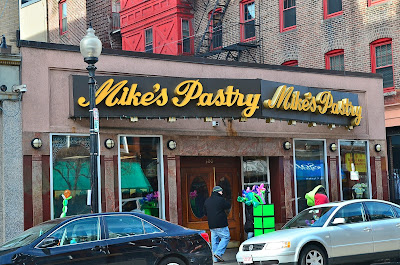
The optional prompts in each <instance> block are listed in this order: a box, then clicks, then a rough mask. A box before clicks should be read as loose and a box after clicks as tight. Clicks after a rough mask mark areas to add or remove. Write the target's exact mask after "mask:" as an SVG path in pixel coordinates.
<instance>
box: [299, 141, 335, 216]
mask: <svg viewBox="0 0 400 265" xmlns="http://www.w3.org/2000/svg"><path fill="white" fill-rule="evenodd" d="M294 146H295V147H294V148H295V158H294V159H295V178H296V187H297V189H296V193H297V195H296V198H298V200H297V210H298V212H300V211H302V210H304V209H306V208H308V207H309V206H308V205H307V200H306V198H305V195H306V193H308V192H310V191H312V190H313V189H314V188H315V187H317V186H318V185H322V186H323V187H324V188H325V191H326V193H327V195H328V194H329V193H328V190H329V187H328V186H327V183H328V182H327V172H326V171H327V170H326V160H325V157H326V154H325V142H324V141H322V140H295V141H294Z"/></svg>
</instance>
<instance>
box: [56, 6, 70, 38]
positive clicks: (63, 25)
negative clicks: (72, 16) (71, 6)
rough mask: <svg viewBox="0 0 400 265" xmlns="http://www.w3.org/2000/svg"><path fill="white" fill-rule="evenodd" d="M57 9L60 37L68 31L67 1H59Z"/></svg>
mask: <svg viewBox="0 0 400 265" xmlns="http://www.w3.org/2000/svg"><path fill="white" fill-rule="evenodd" d="M58 9H59V12H60V13H59V15H60V17H59V23H60V35H62V34H64V33H65V32H67V30H68V23H67V0H61V1H60V3H59V4H58Z"/></svg>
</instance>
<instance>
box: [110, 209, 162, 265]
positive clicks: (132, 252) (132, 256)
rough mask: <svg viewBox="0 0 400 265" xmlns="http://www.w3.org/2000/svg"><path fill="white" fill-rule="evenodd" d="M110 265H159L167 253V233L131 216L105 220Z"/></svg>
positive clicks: (117, 215)
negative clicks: (159, 259)
mask: <svg viewBox="0 0 400 265" xmlns="http://www.w3.org/2000/svg"><path fill="white" fill-rule="evenodd" d="M104 223H105V229H106V230H105V231H106V237H107V240H106V242H107V245H108V250H109V256H108V258H107V263H108V264H119V265H120V264H135V265H150V264H155V263H156V260H157V259H158V257H162V256H163V255H164V252H166V251H167V250H166V244H165V242H164V240H163V236H165V233H164V232H163V231H161V230H160V229H159V228H157V227H155V226H153V225H151V224H150V223H148V222H147V221H144V220H142V219H141V218H139V217H136V216H133V215H130V214H116V215H106V216H104Z"/></svg>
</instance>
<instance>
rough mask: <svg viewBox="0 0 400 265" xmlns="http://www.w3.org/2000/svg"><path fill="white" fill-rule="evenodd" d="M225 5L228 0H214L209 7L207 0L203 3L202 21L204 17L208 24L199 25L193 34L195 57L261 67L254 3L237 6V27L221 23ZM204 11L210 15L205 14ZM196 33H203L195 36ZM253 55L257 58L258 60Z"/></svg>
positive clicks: (230, 22)
mask: <svg viewBox="0 0 400 265" xmlns="http://www.w3.org/2000/svg"><path fill="white" fill-rule="evenodd" d="M229 3H230V0H216V1H215V3H213V4H210V1H209V0H208V1H207V0H206V2H203V8H204V9H203V11H204V14H203V19H204V17H206V16H207V18H208V20H207V23H206V24H205V23H202V21H200V22H199V26H198V28H197V30H196V33H195V36H196V38H195V45H196V49H195V56H198V57H208V58H213V59H219V60H229V61H248V62H258V63H262V61H263V60H262V58H261V56H262V53H261V51H260V46H261V45H260V43H261V38H260V30H259V29H260V27H259V25H257V24H256V19H255V14H256V12H255V2H249V4H244V5H243V6H241V8H240V12H241V14H240V23H239V24H237V23H234V22H232V21H230V20H228V19H225V20H224V18H226V17H225V14H226V13H227V10H228V6H229ZM199 6H201V5H199ZM211 8H212V9H211ZM208 10H211V11H209V12H207V11H208ZM197 11H198V12H200V10H197ZM259 13H260V12H258V14H259ZM257 22H259V19H257ZM204 25H206V26H205V28H204ZM202 27H203V28H202ZM203 30H204V31H203ZM200 32H203V33H202V34H198V33H200ZM245 54H247V56H246V57H244V55H245ZM257 54H258V55H259V56H260V58H259V59H258V60H257V57H258V56H257Z"/></svg>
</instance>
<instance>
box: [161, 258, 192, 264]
mask: <svg viewBox="0 0 400 265" xmlns="http://www.w3.org/2000/svg"><path fill="white" fill-rule="evenodd" d="M159 265H186V263H185V262H184V261H183V260H181V259H180V258H177V257H169V258H166V259H163V260H162V261H161V262H160V263H159Z"/></svg>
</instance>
